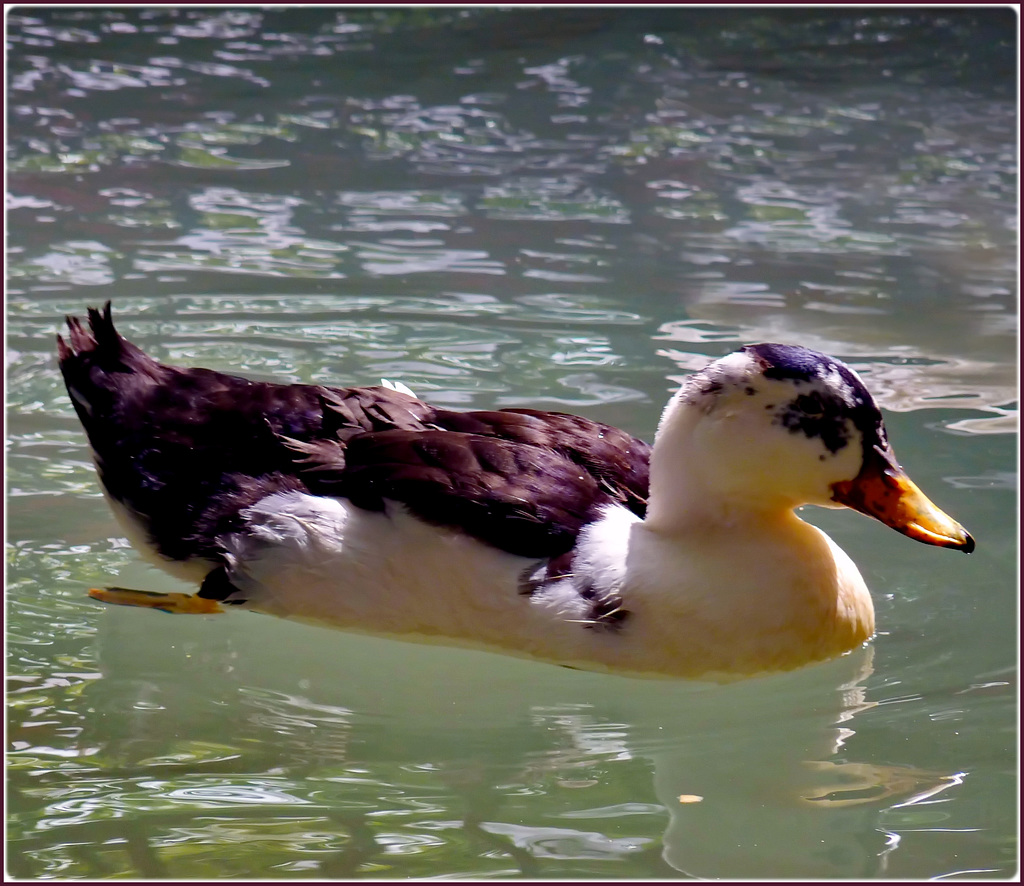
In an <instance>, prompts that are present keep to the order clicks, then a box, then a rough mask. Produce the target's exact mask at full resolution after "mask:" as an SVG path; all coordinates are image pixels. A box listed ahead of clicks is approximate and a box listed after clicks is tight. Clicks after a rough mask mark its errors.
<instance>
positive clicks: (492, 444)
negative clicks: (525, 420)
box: [316, 430, 614, 559]
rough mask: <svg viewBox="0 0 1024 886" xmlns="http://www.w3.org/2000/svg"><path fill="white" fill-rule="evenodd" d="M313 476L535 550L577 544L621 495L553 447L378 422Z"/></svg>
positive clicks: (546, 552)
mask: <svg viewBox="0 0 1024 886" xmlns="http://www.w3.org/2000/svg"><path fill="white" fill-rule="evenodd" d="M320 467H321V470H320V471H318V472H317V474H316V478H317V479H316V482H317V484H318V485H319V486H320V487H321V489H322V490H323V491H324V492H329V494H332V495H337V496H343V497H345V498H347V499H349V500H350V501H351V502H352V503H353V504H354V505H356V506H357V507H360V508H364V509H367V510H371V511H380V510H383V509H384V508H385V502H386V501H394V502H399V503H401V504H402V505H404V506H405V507H407V508H408V509H409V511H410V512H411V513H413V514H415V515H416V516H417V517H419V518H420V519H422V520H425V521H427V522H429V523H433V524H435V525H439V526H447V527H451V528H453V529H457V530H459V531H461V532H464V533H466V534H468V535H470V536H472V537H474V538H476V539H478V540H480V541H483V542H486V543H487V544H490V545H493V546H494V547H496V548H499V549H501V550H503V551H508V552H509V553H512V554H519V555H520V556H524V557H533V558H537V559H542V558H548V557H554V556H557V555H559V554H561V553H564V552H565V551H568V550H570V549H571V548H572V546H573V544H574V543H575V540H576V536H577V535H578V534H579V531H580V529H581V528H582V527H583V526H584V525H586V524H587V523H589V522H591V521H592V520H594V519H595V518H596V517H597V512H598V509H599V508H600V507H601V506H602V505H605V504H610V503H612V502H613V501H614V499H613V498H612V496H611V495H610V494H609V493H608V492H607V491H606V490H605V489H603V488H602V486H601V484H600V483H599V481H598V480H597V479H595V478H594V477H593V476H592V475H591V474H590V473H588V472H587V471H586V470H584V469H583V468H581V467H580V466H579V465H577V464H574V463H573V462H572V461H570V460H569V459H567V458H565V457H564V456H562V455H560V454H559V453H557V452H554V451H552V450H550V449H545V448H541V447H538V446H532V445H529V444H525V443H518V442H514V441H511V440H504V439H499V438H496V437H486V436H481V435H477V434H467V433H462V432H458V431H449V430H439V431H402V430H394V431H379V432H374V433H368V434H363V435H361V436H358V437H354V438H352V440H351V441H350V442H349V444H348V448H347V451H346V453H345V461H344V464H340V463H337V464H335V465H334V466H333V467H332V466H327V465H321V466H320Z"/></svg>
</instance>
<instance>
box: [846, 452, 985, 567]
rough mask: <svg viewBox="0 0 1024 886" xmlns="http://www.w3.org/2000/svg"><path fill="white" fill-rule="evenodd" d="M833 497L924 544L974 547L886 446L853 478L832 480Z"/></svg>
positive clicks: (962, 529) (966, 551)
mask: <svg viewBox="0 0 1024 886" xmlns="http://www.w3.org/2000/svg"><path fill="white" fill-rule="evenodd" d="M832 500H833V501H835V502H838V503H839V504H841V505H846V506H847V507H848V508H853V509H854V510H855V511H860V512H861V513H862V514H867V515H868V516H869V517H874V518H875V519H876V520H881V521H882V522H883V523H884V524H885V525H886V526H890V527H892V528H893V529H895V530H896V531H897V532H902V533H903V534H904V535H908V536H910V538H913V539H916V540H917V541H920V542H924V543H925V544H926V545H937V546H938V547H941V548H958V549H959V550H961V551H963V552H964V553H965V554H969V553H970V552H971V551H973V550H974V539H973V538H971V535H970V533H969V532H967V530H966V529H964V528H963V526H961V525H960V524H959V523H957V522H956V520H954V519H953V518H952V517H950V516H949V515H948V514H946V513H945V512H944V511H942V510H941V509H940V508H938V507H936V506H935V505H934V504H932V502H931V501H929V499H928V496H926V495H925V494H924V493H923V492H922V491H921V490H920V489H918V488H917V486H916V485H915V483H914V482H913V480H911V479H910V477H908V476H907V475H906V474H905V473H904V471H903V468H901V467H900V466H899V464H897V462H896V458H895V457H894V456H893V454H892V450H891V449H889V448H888V447H886V448H885V449H881V448H880V447H878V446H876V447H874V449H873V450H872V451H871V453H870V454H869V455H868V456H867V457H866V458H865V460H864V466H863V467H862V468H861V471H860V473H859V474H858V475H857V476H856V478H855V479H853V480H844V481H843V482H841V483H835V484H833V486H832Z"/></svg>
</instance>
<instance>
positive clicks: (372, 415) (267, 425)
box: [57, 302, 975, 682]
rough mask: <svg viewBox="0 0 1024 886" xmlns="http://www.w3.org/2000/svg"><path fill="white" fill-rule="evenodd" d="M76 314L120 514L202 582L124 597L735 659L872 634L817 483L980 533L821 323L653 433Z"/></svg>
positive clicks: (912, 533) (117, 591)
mask: <svg viewBox="0 0 1024 886" xmlns="http://www.w3.org/2000/svg"><path fill="white" fill-rule="evenodd" d="M65 319H66V323H67V333H66V334H67V340H65V339H64V337H63V336H62V335H60V334H58V335H57V355H58V359H59V364H60V369H61V372H62V374H63V377H64V381H65V384H66V386H67V391H68V395H69V397H70V399H71V402H72V404H73V406H74V409H75V411H76V412H77V415H78V418H79V419H80V421H81V424H82V426H83V428H84V430H85V434H86V436H87V438H88V443H89V446H90V449H91V453H92V457H93V461H94V463H95V466H96V470H97V475H98V478H99V482H100V487H101V489H102V491H103V493H104V495H105V497H106V499H107V500H108V502H109V504H110V506H111V508H112V510H113V513H114V516H115V518H116V519H117V521H118V522H119V524H120V525H121V527H122V529H123V531H124V532H125V534H126V536H127V538H128V539H129V541H130V542H131V543H132V544H133V546H134V547H136V549H137V550H138V551H139V552H140V553H141V554H142V555H143V557H145V558H146V559H147V560H149V561H150V562H151V563H154V564H155V565H157V566H158V567H160V568H161V569H163V570H164V571H166V572H167V573H169V574H171V575H173V576H175V577H177V578H179V579H183V580H185V581H188V582H191V583H193V584H194V585H196V586H197V587H198V590H197V591H196V592H195V593H193V594H185V593H177V592H166V593H162V592H161V593H158V592H152V591H145V590H132V589H125V588H117V587H108V588H94V589H91V590H90V591H89V593H90V595H91V596H92V597H94V598H95V599H97V600H99V601H101V602H104V603H114V604H122V605H130V606H140V607H144V608H152V609H158V610H161V611H164V612H171V613H175V614H215V613H221V612H224V611H227V610H229V609H244V610H252V611H255V612H260V613H264V614H269V615H273V616H277V617H280V618H285V619H294V620H297V621H301V622H306V623H311V624H317V625H321V626H326V627H330V628H335V629H339V630H342V631H354V632H362V633H367V634H373V635H378V636H384V637H392V638H398V639H404V640H411V641H414V642H426V643H438V644H443V645H450V646H466V647H471V648H477V649H483V650H487V651H491V652H498V653H503V654H509V655H517V656H522V657H527V658H532V659H536V660H539V661H544V662H549V663H553V664H558V665H563V666H566V667H570V668H581V669H587V670H598V671H605V672H610V673H618V674H624V675H628V676H638V677H667V678H677V679H691V680H711V681H720V682H724V681H730V680H736V679H743V678H747V677H752V676H757V675H762V674H768V673H775V672H783V671H789V670H793V669H796V668H800V667H804V666H805V665H809V664H812V663H815V662H822V661H826V660H828V659H832V658H836V657H838V656H841V655H843V654H845V653H848V652H850V651H852V650H854V649H856V648H858V647H860V646H863V645H865V644H866V643H868V642H869V641H870V639H871V638H872V636H873V635H874V632H875V616H874V608H873V604H872V598H871V594H870V592H869V590H868V588H867V586H866V584H865V582H864V579H863V578H862V576H861V573H860V571H859V570H858V568H857V566H856V565H855V564H854V562H853V561H852V560H851V558H850V557H849V556H848V555H847V554H846V553H845V552H844V551H843V550H842V549H841V548H840V547H839V546H838V545H837V544H836V543H835V542H834V541H833V540H832V539H831V538H830V537H829V536H828V535H827V534H825V533H824V532H823V531H822V530H820V529H818V528H817V527H815V526H813V525H812V524H810V523H808V522H806V521H805V520H803V519H801V517H799V516H798V515H797V513H796V511H797V509H798V508H801V507H802V506H804V505H818V506H822V507H826V508H839V507H846V508H851V509H853V510H855V511H858V512H860V513H861V514H865V515H867V516H869V517H872V518H874V519H876V520H878V521H880V522H882V523H884V524H885V525H886V526H889V527H891V528H892V529H894V530H896V531H897V532H900V533H902V534H903V535H906V536H908V537H909V538H911V539H914V540H916V541H918V542H922V543H924V544H928V545H933V546H937V547H945V548H951V549H955V550H960V551H964V552H966V553H970V552H971V551H972V550H974V546H975V543H974V539H973V538H972V536H971V535H970V534H969V533H968V532H967V531H966V530H965V529H964V528H963V527H962V526H961V525H960V524H959V523H957V522H956V521H955V520H953V519H952V517H950V516H949V515H947V514H946V513H945V512H944V511H942V510H941V509H940V508H939V507H938V506H937V505H935V504H933V503H932V502H931V501H930V500H929V499H928V498H927V497H926V496H925V494H924V493H923V492H922V491H921V490H920V489H919V488H918V487H917V486H916V485H915V484H914V483H913V481H911V479H910V478H909V477H908V476H907V474H906V472H905V471H904V470H903V469H902V468H901V467H900V465H899V463H898V462H897V460H896V458H895V456H894V454H893V449H892V447H891V446H890V443H889V440H888V437H887V435H886V431H885V427H884V423H883V417H882V413H881V411H880V409H879V407H878V405H877V404H876V403H875V400H874V398H873V397H872V396H871V394H870V393H869V392H868V390H867V388H866V387H865V385H864V384H863V382H862V381H861V379H860V377H859V376H858V375H857V374H856V373H855V372H854V371H853V370H852V369H850V368H849V367H848V366H847V365H845V364H844V363H843V362H841V361H840V360H838V359H836V358H834V357H830V356H827V355H825V354H822V353H819V352H816V351H813V350H810V349H808V348H805V347H801V346H797V345H788V344H779V343H758V344H748V345H745V346H743V347H741V348H739V349H738V350H736V351H734V352H733V353H730V354H728V355H726V356H724V357H722V358H721V359H718V360H715V361H713V362H711V363H709V365H707V366H706V367H705V368H704V369H702V370H700V371H697V372H694V373H692V374H690V375H689V376H687V377H686V378H685V379H684V380H683V382H682V384H681V385H680V386H679V388H678V390H677V391H676V392H675V393H674V395H673V396H672V397H671V399H670V400H669V402H668V405H667V406H666V407H665V409H664V412H663V414H662V416H661V420H660V422H659V424H658V428H657V432H656V434H655V437H654V443H653V445H648V444H647V443H645V442H643V441H642V440H640V439H638V438H636V437H634V436H633V435H631V434H629V433H628V432H626V431H624V430H622V429H619V428H615V427H612V426H610V425H606V424H603V423H601V422H598V421H594V420H591V419H589V418H585V417H582V416H576V415H570V414H567V413H561V412H547V411H542V410H537V409H529V408H510V409H498V410H489V411H458V410H451V409H446V408H442V407H438V406H432V405H430V404H428V403H426V402H424V401H423V400H420V399H419V398H418V397H416V396H415V395H414V394H412V392H411V391H409V390H408V389H407V388H405V387H404V386H402V385H398V384H392V383H386V382H385V383H382V384H380V385H373V386H364V387H350V388H342V387H331V386H325V385H310V384H287V383H275V382H268V381H258V380H251V379H247V378H243V377H241V376H235V375H230V374H226V373H222V372H218V371H214V370H210V369H203V368H182V367H176V366H169V365H165V364H163V363H160V362H158V361H157V360H155V359H153V358H152V357H150V356H148V355H147V354H146V353H144V352H143V351H142V350H141V349H140V348H139V347H137V346H136V345H134V344H132V343H131V342H130V341H128V340H127V339H126V338H124V337H123V336H122V335H121V334H120V333H119V332H118V331H117V329H116V328H115V326H114V323H113V319H112V315H111V306H110V302H107V303H106V304H105V305H104V307H103V308H102V309H97V308H89V309H88V314H87V320H83V319H81V318H78V317H73V316H69V317H67V318H65Z"/></svg>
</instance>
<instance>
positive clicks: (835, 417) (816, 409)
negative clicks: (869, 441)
mask: <svg viewBox="0 0 1024 886" xmlns="http://www.w3.org/2000/svg"><path fill="white" fill-rule="evenodd" d="M846 410H847V407H846V404H844V403H842V402H840V401H838V400H835V399H833V398H831V397H829V398H825V397H822V396H821V394H820V393H818V392H817V391H811V392H810V393H809V394H800V395H798V396H797V398H796V399H795V400H792V401H790V402H789V403H787V404H786V405H785V406H783V407H782V409H781V410H779V412H777V413H776V415H775V422H774V423H775V424H781V425H782V426H783V427H784V428H786V429H788V430H789V431H791V432H793V433H796V432H797V431H799V432H801V433H803V435H804V436H805V437H808V438H810V437H818V438H820V439H821V442H822V443H824V444H825V448H826V449H827V450H828V451H829V452H831V453H832V454H833V455H834V454H835V453H837V452H838V451H839V450H840V449H842V448H843V447H844V446H846V443H847V441H848V440H849V439H850V431H849V427H848V425H847V420H846Z"/></svg>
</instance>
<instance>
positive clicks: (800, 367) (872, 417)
mask: <svg viewBox="0 0 1024 886" xmlns="http://www.w3.org/2000/svg"><path fill="white" fill-rule="evenodd" d="M743 351H744V353H747V354H750V355H751V356H752V357H754V358H755V359H756V360H757V361H758V362H759V363H760V364H761V367H762V373H763V375H764V376H765V378H771V379H778V380H789V381H795V382H798V383H799V382H804V383H806V384H807V385H808V386H810V385H812V384H820V383H821V381H822V380H824V379H825V378H827V377H828V376H830V375H832V374H833V373H835V374H838V375H839V377H840V378H841V379H842V381H843V382H844V383H845V384H846V386H847V388H848V391H849V394H850V398H851V401H852V402H851V403H847V402H845V401H844V400H843V399H842V398H841V397H840V396H839V395H838V393H837V394H836V396H834V397H833V396H827V395H826V396H822V393H821V392H820V391H819V390H805V391H802V392H801V393H800V394H798V395H797V396H796V397H795V398H794V399H793V400H791V401H790V402H789V403H786V404H784V405H782V406H781V407H780V408H779V410H778V412H777V415H776V421H777V422H778V423H779V424H781V425H782V426H783V427H785V428H787V429H789V430H790V431H791V432H792V433H802V434H804V435H805V436H806V437H818V438H819V439H821V441H822V443H823V444H824V446H825V447H826V448H827V449H828V451H829V452H831V453H833V454H835V453H836V452H838V451H839V450H840V449H842V448H843V447H844V446H846V444H847V442H848V441H849V438H850V432H849V429H848V426H847V420H850V421H852V422H853V424H854V426H855V427H856V428H857V429H858V430H859V431H860V432H861V436H862V437H863V440H864V452H865V455H866V454H867V453H869V452H871V451H872V450H873V449H874V447H875V446H879V447H881V448H882V449H885V448H887V447H888V442H887V440H886V437H885V429H884V427H883V426H882V413H881V412H880V411H879V409H878V406H877V405H876V404H875V401H874V398H873V397H872V396H871V394H870V393H869V392H868V390H867V388H865V387H864V385H863V384H862V383H861V381H860V379H859V378H857V376H856V375H854V373H853V372H852V371H851V370H850V368H849V367H848V366H846V364H844V363H842V362H840V361H839V360H836V359H834V358H832V357H829V356H828V355H826V354H822V353H819V352H818V351H812V350H810V349H809V348H801V347H798V346H795V345H780V344H772V343H765V344H758V345H748V346H747V347H745V348H743Z"/></svg>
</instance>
